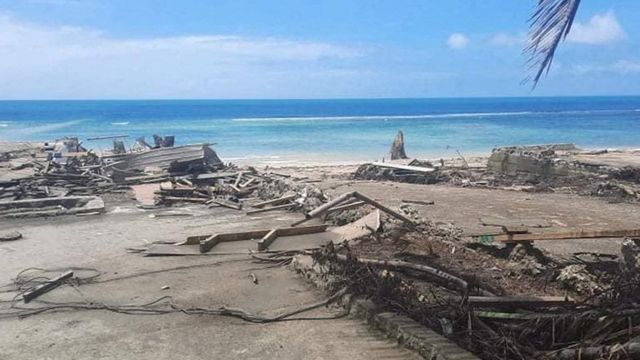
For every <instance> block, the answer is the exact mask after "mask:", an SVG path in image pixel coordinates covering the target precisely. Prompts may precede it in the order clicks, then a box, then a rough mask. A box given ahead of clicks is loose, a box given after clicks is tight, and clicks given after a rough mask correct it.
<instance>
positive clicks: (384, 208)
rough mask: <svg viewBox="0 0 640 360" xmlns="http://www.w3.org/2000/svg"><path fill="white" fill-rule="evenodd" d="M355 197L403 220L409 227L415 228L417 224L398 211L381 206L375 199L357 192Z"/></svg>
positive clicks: (354, 194)
mask: <svg viewBox="0 0 640 360" xmlns="http://www.w3.org/2000/svg"><path fill="white" fill-rule="evenodd" d="M353 196H354V197H356V198H358V199H360V200H362V201H364V202H366V203H368V204H369V205H372V206H374V207H377V208H378V209H380V210H382V211H384V212H386V213H387V214H389V215H391V216H393V217H395V218H396V219H399V220H402V221H403V222H405V223H406V224H408V225H411V226H415V223H414V222H413V220H411V219H409V218H408V217H406V216H404V215H402V214H400V213H398V212H397V211H394V210H391V209H390V208H388V207H386V206H384V205H382V204H380V203H379V202H377V201H375V200H373V199H370V198H368V197H366V196H365V195H362V194H360V193H359V192H357V191H355V192H354V193H353Z"/></svg>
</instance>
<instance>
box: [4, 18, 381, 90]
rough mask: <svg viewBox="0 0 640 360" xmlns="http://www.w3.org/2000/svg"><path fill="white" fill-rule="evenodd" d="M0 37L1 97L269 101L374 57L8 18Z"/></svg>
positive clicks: (328, 47)
mask: <svg viewBox="0 0 640 360" xmlns="http://www.w3.org/2000/svg"><path fill="white" fill-rule="evenodd" d="M0 34H2V35H1V36H0V53H1V54H2V56H1V57H0V98H32V97H35V98H38V97H48V98H52V97H53V98H68V97H75V98H78V97H116V98H122V97H247V96H249V97H250V96H256V95H254V93H252V92H255V94H259V93H262V97H264V96H268V93H267V94H264V92H265V91H264V90H265V89H276V90H282V89H281V87H283V89H286V88H284V86H285V84H286V85H290V84H296V83H298V86H301V85H300V83H304V80H303V79H301V78H300V74H299V72H300V71H298V74H296V71H297V70H304V71H302V72H303V73H304V72H308V73H325V72H326V71H328V70H331V69H333V68H335V67H337V66H348V65H349V64H350V63H351V62H352V61H355V59H357V58H359V57H362V56H365V55H366V54H368V53H369V50H368V49H365V48H362V47H358V46H344V45H340V44H333V43H327V42H312V41H297V40H289V39H281V38H249V37H240V36H227V35H196V36H176V37H158V38H113V37H110V36H108V35H106V34H105V33H103V32H101V31H98V30H94V29H86V28H77V27H68V26H55V27H52V26H41V25H38V24H33V23H26V22H22V21H17V20H15V19H13V18H12V17H9V16H6V15H2V14H0ZM294 74H295V75H294ZM292 76H295V77H296V78H295V80H296V81H292V80H293V79H291V78H290V77H292ZM293 93H295V92H293ZM273 96H278V94H277V93H275V92H274V94H273Z"/></svg>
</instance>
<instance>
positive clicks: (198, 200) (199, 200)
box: [162, 196, 209, 204]
mask: <svg viewBox="0 0 640 360" xmlns="http://www.w3.org/2000/svg"><path fill="white" fill-rule="evenodd" d="M162 200H165V201H184V202H194V203H199V204H204V203H206V202H207V201H209V200H208V199H204V198H193V197H181V196H163V197H162Z"/></svg>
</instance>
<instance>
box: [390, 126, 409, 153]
mask: <svg viewBox="0 0 640 360" xmlns="http://www.w3.org/2000/svg"><path fill="white" fill-rule="evenodd" d="M389 154H390V156H391V160H398V159H408V156H407V153H405V151H404V134H403V133H402V131H398V134H397V135H396V137H395V138H394V139H393V144H391V150H390V151H389Z"/></svg>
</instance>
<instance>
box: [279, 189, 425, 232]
mask: <svg viewBox="0 0 640 360" xmlns="http://www.w3.org/2000/svg"><path fill="white" fill-rule="evenodd" d="M350 198H356V199H358V200H361V201H364V202H365V203H367V204H369V205H371V206H373V207H376V208H378V209H380V210H382V211H384V212H386V213H387V214H389V215H391V216H393V217H395V218H396V219H399V220H401V221H403V222H405V223H406V224H408V225H410V226H415V223H414V222H413V221H412V220H411V219H409V218H407V217H406V216H404V215H402V214H400V213H398V212H397V211H394V210H391V209H390V208H388V207H386V206H384V205H382V204H380V203H379V202H377V201H375V200H373V199H371V198H369V197H367V196H365V195H363V194H361V193H359V192H357V191H352V192H348V193H344V194H342V195H340V196H338V197H337V198H335V199H334V200H331V201H329V202H327V203H325V204H323V205H321V206H318V207H317V208H315V209H313V210H311V211H309V212H308V213H307V214H306V216H305V218H304V219H302V220H299V221H296V222H295V223H293V224H291V226H297V225H300V224H302V223H303V222H305V221H308V220H311V219H312V218H314V217H316V216H318V215H321V214H323V213H326V212H327V211H328V210H329V209H331V208H333V207H336V206H337V205H339V204H341V203H343V202H345V201H347V200H348V199H350Z"/></svg>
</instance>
